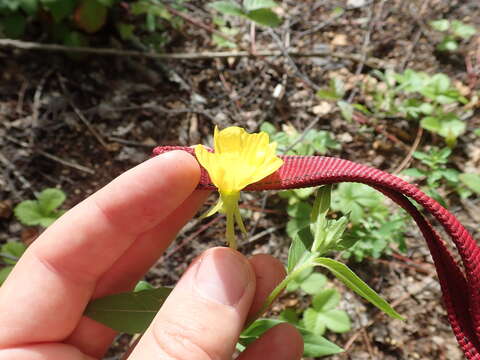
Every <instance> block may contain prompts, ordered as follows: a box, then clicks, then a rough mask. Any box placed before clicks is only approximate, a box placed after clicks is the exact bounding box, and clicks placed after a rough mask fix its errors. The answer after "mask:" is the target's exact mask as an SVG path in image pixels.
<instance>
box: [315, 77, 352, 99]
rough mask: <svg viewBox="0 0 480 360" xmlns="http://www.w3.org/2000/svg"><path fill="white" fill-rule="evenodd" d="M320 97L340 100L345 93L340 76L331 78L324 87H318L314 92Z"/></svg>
mask: <svg viewBox="0 0 480 360" xmlns="http://www.w3.org/2000/svg"><path fill="white" fill-rule="evenodd" d="M316 95H317V96H318V97H319V98H320V99H325V100H340V99H342V98H343V96H344V95H345V84H344V83H343V81H342V79H340V78H333V79H331V80H330V84H329V86H328V88H326V89H320V90H318V91H317V94H316Z"/></svg>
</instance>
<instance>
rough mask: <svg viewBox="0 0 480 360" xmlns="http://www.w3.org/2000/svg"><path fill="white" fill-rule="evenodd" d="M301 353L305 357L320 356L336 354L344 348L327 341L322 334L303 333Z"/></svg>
mask: <svg viewBox="0 0 480 360" xmlns="http://www.w3.org/2000/svg"><path fill="white" fill-rule="evenodd" d="M303 342H304V345H303V355H304V356H305V357H315V358H316V357H322V356H328V355H333V354H338V353H341V352H343V351H344V350H343V349H342V348H341V347H339V346H338V345H336V344H334V343H332V342H330V341H328V340H327V339H325V338H324V337H323V336H318V335H315V334H303Z"/></svg>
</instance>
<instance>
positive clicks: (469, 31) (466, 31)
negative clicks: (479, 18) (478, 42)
mask: <svg viewBox="0 0 480 360" xmlns="http://www.w3.org/2000/svg"><path fill="white" fill-rule="evenodd" d="M451 25H452V32H453V33H454V34H455V35H456V36H458V37H461V38H462V39H465V40H467V39H469V38H470V37H472V36H473V35H475V34H476V33H477V29H475V27H474V26H472V25H467V24H465V23H463V22H461V21H458V20H453V21H452V24H451Z"/></svg>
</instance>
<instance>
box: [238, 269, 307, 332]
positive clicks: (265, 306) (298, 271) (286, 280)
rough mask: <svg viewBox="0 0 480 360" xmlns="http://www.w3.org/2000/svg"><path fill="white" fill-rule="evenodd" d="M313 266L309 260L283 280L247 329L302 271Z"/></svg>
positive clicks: (251, 320)
mask: <svg viewBox="0 0 480 360" xmlns="http://www.w3.org/2000/svg"><path fill="white" fill-rule="evenodd" d="M311 266H315V264H314V263H313V262H312V261H311V260H309V261H307V262H305V263H303V264H301V265H300V266H297V267H295V268H294V269H293V271H292V272H291V273H290V274H288V275H287V276H286V277H285V279H283V280H282V282H281V283H280V284H278V285H277V286H276V287H275V289H273V291H272V292H271V293H270V295H268V297H267V299H266V300H265V302H264V303H263V305H262V307H261V308H260V310H259V311H258V312H257V313H256V314H255V316H254V317H253V318H252V319H250V321H249V322H248V324H247V325H246V326H245V328H248V327H249V326H250V325H251V324H252V323H253V322H254V321H255V320H257V319H258V318H259V317H260V316H262V314H263V313H264V312H265V311H266V310H267V309H268V308H269V307H270V306H271V305H272V303H273V302H274V301H275V299H276V298H277V296H278V295H280V293H281V292H282V291H283V290H284V289H285V288H286V287H287V285H288V283H289V282H290V281H292V280H294V279H295V278H296V277H297V276H298V275H300V273H301V272H302V271H304V270H305V269H307V268H309V267H311Z"/></svg>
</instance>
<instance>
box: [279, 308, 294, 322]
mask: <svg viewBox="0 0 480 360" xmlns="http://www.w3.org/2000/svg"><path fill="white" fill-rule="evenodd" d="M279 319H280V320H284V321H286V322H288V323H290V324H297V323H298V321H299V319H298V314H297V312H296V311H295V309H292V308H286V309H285V310H283V311H282V312H281V313H280V315H279Z"/></svg>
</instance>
